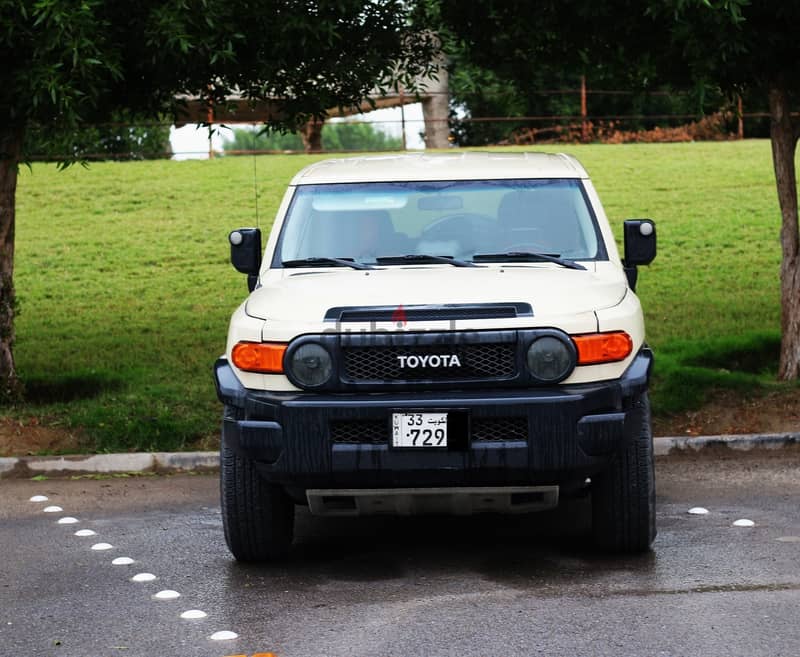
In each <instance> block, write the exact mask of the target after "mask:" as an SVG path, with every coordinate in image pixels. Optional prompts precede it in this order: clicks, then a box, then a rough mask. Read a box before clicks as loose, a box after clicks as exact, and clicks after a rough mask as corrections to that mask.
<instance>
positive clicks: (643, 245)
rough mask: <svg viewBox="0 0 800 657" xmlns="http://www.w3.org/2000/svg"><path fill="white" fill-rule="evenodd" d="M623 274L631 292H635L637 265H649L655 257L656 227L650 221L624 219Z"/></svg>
mask: <svg viewBox="0 0 800 657" xmlns="http://www.w3.org/2000/svg"><path fill="white" fill-rule="evenodd" d="M624 235H625V263H624V264H625V274H626V275H627V276H628V284H629V285H630V288H631V289H632V290H636V280H637V278H638V270H637V269H636V267H637V266H638V265H649V264H650V263H651V262H653V260H654V259H655V257H656V225H655V224H654V223H653V222H652V221H651V220H650V219H626V220H625V223H624Z"/></svg>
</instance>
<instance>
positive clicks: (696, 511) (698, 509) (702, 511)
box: [686, 506, 708, 516]
mask: <svg viewBox="0 0 800 657" xmlns="http://www.w3.org/2000/svg"><path fill="white" fill-rule="evenodd" d="M686 513H691V514H692V515H693V516H704V515H706V514H707V513H708V509H706V508H704V507H702V506H693V507H692V508H691V509H689V510H688V511H687V512H686Z"/></svg>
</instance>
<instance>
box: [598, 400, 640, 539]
mask: <svg viewBox="0 0 800 657" xmlns="http://www.w3.org/2000/svg"><path fill="white" fill-rule="evenodd" d="M630 421H631V426H632V429H633V435H632V436H631V440H630V443H629V444H628V446H627V447H626V448H625V449H624V450H623V451H621V452H620V453H619V454H617V455H616V456H615V457H614V460H613V462H612V463H611V465H610V467H609V468H608V469H607V470H606V471H605V472H603V473H602V474H600V475H598V476H597V477H593V478H592V538H593V540H594V545H595V547H597V548H599V549H601V550H604V551H608V552H618V553H636V552H646V551H647V550H649V549H650V546H651V545H652V543H653V541H654V540H655V537H656V484H655V464H654V461H653V430H652V426H651V423H650V399H649V397H648V396H647V393H643V394H642V395H641V396H640V397H638V398H637V399H636V400H635V401H634V403H633V409H632V411H631V417H630Z"/></svg>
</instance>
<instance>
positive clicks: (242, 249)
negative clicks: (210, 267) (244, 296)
mask: <svg viewBox="0 0 800 657" xmlns="http://www.w3.org/2000/svg"><path fill="white" fill-rule="evenodd" d="M228 241H229V242H230V244H231V264H232V265H233V266H234V268H235V269H236V271H239V272H241V273H243V274H247V287H248V288H249V289H250V291H251V292H252V291H253V290H254V289H255V287H256V283H257V282H258V272H259V270H260V269H261V230H260V229H258V228H239V229H238V230H234V231H232V232H231V234H230V235H228Z"/></svg>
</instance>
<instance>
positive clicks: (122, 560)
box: [111, 557, 133, 566]
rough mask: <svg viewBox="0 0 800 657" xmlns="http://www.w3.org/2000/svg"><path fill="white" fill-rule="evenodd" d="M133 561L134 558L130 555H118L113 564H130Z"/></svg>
mask: <svg viewBox="0 0 800 657" xmlns="http://www.w3.org/2000/svg"><path fill="white" fill-rule="evenodd" d="M132 563H133V559H131V558H130V557H117V558H116V559H114V561H112V562H111V565H112V566H130V565H131V564H132Z"/></svg>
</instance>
